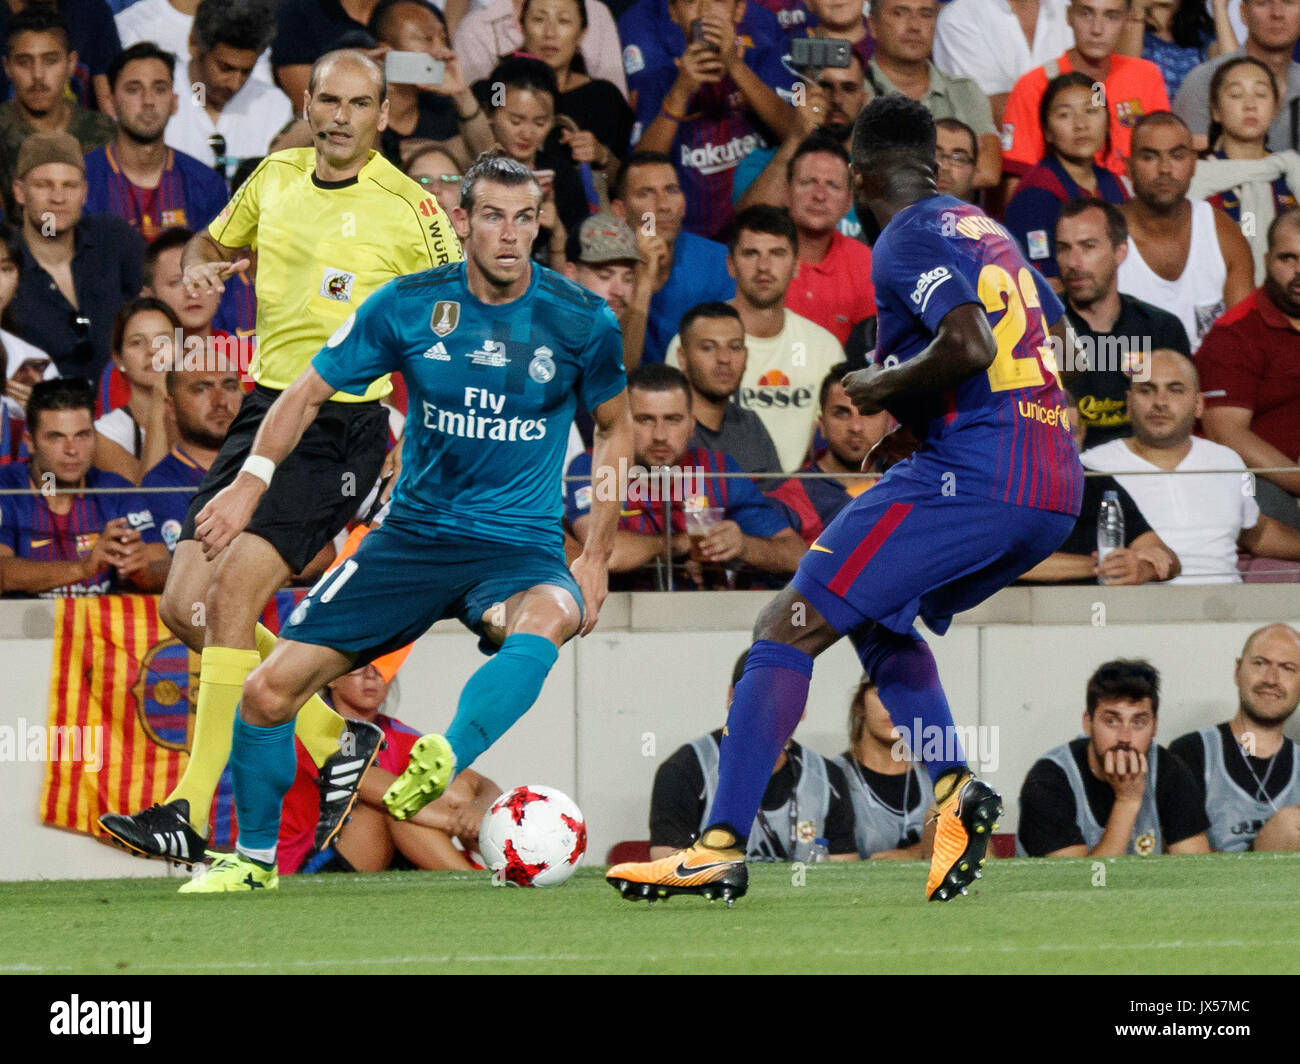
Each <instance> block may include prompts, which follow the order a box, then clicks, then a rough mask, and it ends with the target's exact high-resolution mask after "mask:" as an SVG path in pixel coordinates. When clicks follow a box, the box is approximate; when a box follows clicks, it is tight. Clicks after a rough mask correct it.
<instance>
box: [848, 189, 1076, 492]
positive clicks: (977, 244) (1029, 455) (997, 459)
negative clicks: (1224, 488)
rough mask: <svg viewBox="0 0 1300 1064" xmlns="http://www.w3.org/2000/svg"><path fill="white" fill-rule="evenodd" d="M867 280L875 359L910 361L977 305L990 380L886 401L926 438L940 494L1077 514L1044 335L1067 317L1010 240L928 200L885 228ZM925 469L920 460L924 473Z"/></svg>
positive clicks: (987, 221)
mask: <svg viewBox="0 0 1300 1064" xmlns="http://www.w3.org/2000/svg"><path fill="white" fill-rule="evenodd" d="M871 274H872V281H873V282H874V284H875V288H876V309H877V316H878V317H877V320H878V324H879V331H878V339H877V347H876V356H875V357H876V360H877V361H878V362H881V363H884V364H896V363H898V362H906V361H907V360H908V359H910V358H913V357H914V356H915V355H917V354H918V353H920V352H921V351H923V350H924V349H925V348H927V347H928V346H929V345H930V343H931V342H932V341H933V340H934V338H935V336H936V335H937V334H938V332H939V326H940V323H941V322H942V321H943V319H944V317H945V316H946V315H947V314H948V313H949V312H950V311H951V310H953V309H954V308H956V307H958V306H960V305H962V304H964V303H975V304H976V305H978V306H981V307H983V309H984V312H985V313H986V314H987V315H988V320H989V327H990V328H991V329H992V331H993V336H994V339H995V340H996V341H997V354H996V356H995V358H994V360H993V364H992V365H990V366H989V368H988V370H987V371H986V372H984V373H978V374H975V375H973V376H970V377H967V378H966V379H965V380H963V381H962V382H961V383H960V384H958V385H956V386H955V387H953V388H949V389H947V390H945V391H944V392H942V393H939V394H934V395H930V396H920V397H915V398H909V399H906V400H902V401H900V402H899V403H897V404H893V403H891V408H895V409H891V412H892V413H894V415H895V417H897V418H898V419H899V420H900V421H902V422H903V423H904V424H907V425H908V426H909V427H910V428H911V429H912V431H913V432H914V433H916V435H917V438H918V439H921V440H923V441H924V447H923V449H922V451H921V452H920V453H921V454H922V455H927V456H929V457H931V458H933V459H935V460H937V461H941V462H942V463H943V468H944V469H945V470H946V471H947V472H950V473H951V474H952V476H951V478H950V479H946V480H945V483H944V485H943V487H944V489H945V490H947V491H948V492H949V493H950V494H962V495H980V496H984V497H986V498H990V499H997V500H999V501H1001V502H1009V503H1013V504H1016V505H1020V506H1032V507H1035V508H1037V509H1044V510H1054V511H1057V512H1060V513H1069V514H1078V512H1079V502H1080V499H1081V497H1082V493H1083V468H1082V466H1081V465H1080V464H1079V457H1078V454H1077V453H1076V451H1075V447H1074V441H1073V439H1072V438H1071V436H1070V430H1069V421H1068V419H1067V416H1066V410H1065V405H1066V400H1065V394H1064V393H1063V392H1062V391H1061V387H1060V383H1059V381H1058V380H1057V368H1056V360H1055V358H1054V357H1053V353H1052V349H1051V347H1050V345H1049V343H1048V332H1047V330H1048V328H1049V327H1050V326H1052V325H1054V324H1055V323H1056V322H1057V321H1058V320H1059V319H1060V317H1061V315H1062V314H1063V313H1064V312H1065V311H1064V308H1063V307H1062V306H1061V302H1060V300H1059V299H1057V297H1056V294H1055V293H1054V292H1053V291H1052V290H1051V288H1050V287H1049V286H1048V284H1047V282H1046V281H1045V280H1044V279H1043V278H1042V276H1041V275H1040V274H1039V273H1038V272H1037V271H1036V270H1034V269H1033V268H1032V267H1030V265H1029V263H1028V262H1027V261H1026V259H1025V257H1024V255H1023V254H1022V253H1021V251H1020V248H1019V247H1018V246H1017V244H1016V242H1015V240H1014V239H1013V238H1012V236H1011V234H1010V233H1008V232H1007V230H1006V229H1004V228H1003V227H1002V226H1001V225H999V224H998V223H997V222H995V221H993V219H991V218H989V217H988V216H987V215H986V214H984V212H983V211H981V210H980V209H979V208H978V207H974V206H972V205H971V204H969V203H966V202H964V201H962V200H959V199H954V198H953V197H951V196H932V197H929V198H927V199H923V200H920V201H918V202H917V203H915V204H913V205H912V206H911V207H909V208H907V209H906V210H904V211H902V212H900V213H899V214H897V215H895V216H894V218H893V219H892V220H891V221H890V223H889V225H887V226H886V227H885V230H884V232H883V233H881V235H880V237H879V239H878V240H877V241H876V244H875V247H874V249H873V253H872V271H871ZM896 468H898V469H899V470H900V475H903V476H907V475H910V474H909V472H908V471H906V470H903V469H902V466H899V467H896ZM933 468H934V463H933V462H929V463H927V464H926V470H927V474H926V475H929V472H931V471H932V470H933Z"/></svg>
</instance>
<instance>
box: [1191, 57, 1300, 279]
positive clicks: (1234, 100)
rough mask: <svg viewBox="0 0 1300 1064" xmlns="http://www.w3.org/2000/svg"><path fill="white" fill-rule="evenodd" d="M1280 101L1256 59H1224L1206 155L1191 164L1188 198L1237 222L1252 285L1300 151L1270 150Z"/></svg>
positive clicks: (1288, 194)
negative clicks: (1207, 204) (1247, 247)
mask: <svg viewBox="0 0 1300 1064" xmlns="http://www.w3.org/2000/svg"><path fill="white" fill-rule="evenodd" d="M1278 102H1279V94H1278V86H1277V82H1276V81H1275V80H1274V78H1273V72H1272V71H1271V70H1269V68H1268V67H1266V66H1265V65H1264V64H1263V63H1261V62H1260V61H1259V60H1258V59H1252V58H1251V57H1250V56H1240V57H1238V58H1235V59H1229V60H1228V61H1227V62H1226V63H1224V64H1223V65H1222V66H1220V67H1219V69H1218V70H1216V71H1215V72H1214V77H1213V78H1212V79H1211V81H1210V155H1209V156H1208V157H1207V158H1204V159H1201V160H1200V161H1199V162H1198V163H1197V164H1196V173H1195V174H1193V175H1192V187H1191V188H1190V189H1189V190H1188V192H1187V196H1188V198H1189V199H1207V200H1209V201H1210V203H1212V204H1213V205H1214V206H1215V207H1218V208H1219V209H1220V210H1222V211H1224V212H1225V213H1226V214H1227V215H1228V217H1229V218H1231V219H1232V220H1233V221H1234V222H1236V223H1238V224H1239V225H1241V223H1242V220H1243V218H1248V219H1252V220H1253V224H1251V225H1242V230H1241V231H1242V233H1243V235H1245V237H1246V240H1247V242H1248V243H1249V244H1250V250H1251V253H1252V254H1253V255H1254V258H1255V283H1256V284H1261V283H1263V280H1264V253H1265V252H1266V251H1267V250H1268V226H1269V223H1270V222H1272V220H1273V219H1274V218H1275V217H1276V216H1277V215H1278V214H1280V213H1281V212H1282V211H1284V210H1286V209H1287V208H1288V207H1294V206H1295V204H1296V198H1295V190H1297V189H1300V154H1297V153H1296V152H1294V151H1290V150H1287V151H1279V152H1270V151H1269V150H1268V127H1269V125H1270V124H1271V123H1272V121H1273V116H1274V115H1275V114H1276V113H1277V108H1278Z"/></svg>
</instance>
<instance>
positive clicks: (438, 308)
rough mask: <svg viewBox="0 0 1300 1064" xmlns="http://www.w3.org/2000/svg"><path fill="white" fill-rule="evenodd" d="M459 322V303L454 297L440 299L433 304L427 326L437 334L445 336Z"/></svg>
mask: <svg viewBox="0 0 1300 1064" xmlns="http://www.w3.org/2000/svg"><path fill="white" fill-rule="evenodd" d="M459 324H460V304H459V303H457V302H456V300H454V299H440V300H438V302H436V303H435V304H434V305H433V316H432V317H430V318H429V328H431V329H432V330H433V331H434V332H435V333H436V334H437V335H439V336H447V335H448V334H450V333H451V332H452V331H453V330H454V329H455V328H456V326H457V325H459Z"/></svg>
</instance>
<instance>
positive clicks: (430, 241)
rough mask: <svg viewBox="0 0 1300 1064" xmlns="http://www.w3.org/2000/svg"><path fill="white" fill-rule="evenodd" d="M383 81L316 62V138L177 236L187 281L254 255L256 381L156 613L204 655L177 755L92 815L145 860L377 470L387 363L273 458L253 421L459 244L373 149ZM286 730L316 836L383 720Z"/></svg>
mask: <svg viewBox="0 0 1300 1064" xmlns="http://www.w3.org/2000/svg"><path fill="white" fill-rule="evenodd" d="M387 88H388V86H387V83H386V80H385V78H384V72H383V70H382V68H381V67H379V66H378V65H377V64H376V63H375V62H373V61H372V60H371V59H369V58H368V57H367V56H365V55H364V54H362V53H361V52H356V51H339V52H331V53H329V54H327V55H325V56H323V57H322V58H321V59H319V60H318V61H317V62H316V64H315V66H314V67H313V68H312V72H311V81H310V83H309V85H308V88H307V92H306V94H305V97H304V106H305V112H306V118H307V122H308V124H309V125H310V127H311V132H312V135H313V138H314V145H313V147H311V148H293V149H289V150H287V151H281V152H276V153H275V154H273V155H269V156H267V158H266V159H265V160H263V162H262V164H261V165H260V166H259V167H258V168H257V169H256V170H255V171H254V172H253V174H252V176H251V177H249V179H248V181H247V182H245V183H244V184H243V185H242V186H241V187H240V189H239V191H238V192H237V193H236V194H235V196H234V198H233V199H232V200H231V201H230V203H229V204H227V205H226V208H225V209H224V210H223V211H222V212H221V214H220V215H218V216H217V218H216V219H215V220H214V221H213V222H212V224H211V225H210V226H208V228H207V230H206V231H205V232H200V233H199V234H197V235H196V236H195V237H194V238H193V239H192V240H191V241H190V243H189V244H188V245H187V246H186V248H185V255H184V259H183V262H184V266H185V285H186V287H187V288H188V289H189V291H190V292H191V293H198V292H202V291H205V290H215V291H218V292H220V291H222V290H224V287H225V285H224V282H225V281H226V280H227V279H228V278H230V277H231V276H232V275H234V274H236V273H240V272H242V271H243V270H245V269H247V268H248V265H249V263H248V260H247V259H239V260H238V261H236V260H235V256H236V254H237V252H238V249H240V248H242V247H245V246H249V247H252V248H254V249H256V250H257V253H258V254H257V282H256V291H257V354H256V357H255V359H254V362H253V366H252V376H253V378H254V380H255V381H256V387H255V388H254V390H253V391H252V392H250V393H249V394H248V396H247V397H246V398H245V399H244V402H243V404H242V406H241V407H240V411H239V414H238V416H237V417H236V418H235V420H234V422H233V423H232V424H231V426H230V429H229V431H228V432H227V434H226V439H225V442H224V444H223V445H222V448H221V451H220V453H219V454H218V455H217V458H216V461H214V462H213V464H212V468H211V469H209V470H208V474H207V476H206V477H205V478H204V480H203V483H202V484H201V485H200V486H199V489H198V492H197V493H196V495H195V497H194V500H193V502H192V503H191V505H190V510H189V514H188V516H187V517H186V521H185V525H184V528H183V529H182V531H181V540H180V542H179V543H178V544H177V546H176V552H175V555H174V558H173V561H172V566H171V571H170V573H169V575H168V578H167V586H166V588H165V589H164V591H163V598H162V604H161V608H160V613H161V616H162V619H163V621H164V623H165V624H166V625H167V627H168V628H170V629H171V631H172V632H173V633H174V634H175V635H176V636H178V637H179V638H180V639H182V640H183V641H184V642H185V643H186V644H187V645H188V646H189V647H190V648H191V649H192V650H194V651H196V652H201V654H202V672H201V674H200V679H199V696H198V704H197V706H196V713H197V720H196V724H195V729H194V737H193V743H192V748H191V752H190V760H189V764H188V766H187V768H186V770H185V774H184V776H183V777H182V779H181V781H180V783H179V784H178V785H177V787H176V789H175V790H174V791H172V793H171V794H170V795H168V796H167V799H166V801H165V803H164V804H162V805H155V806H152V807H150V808H149V809H146V810H144V811H142V812H139V813H136V814H134V815H130V816H127V815H120V814H109V815H105V816H103V817H101V818H100V825H101V826H102V827H103V829H104V830H105V832H106V833H107V834H109V835H110V836H111V837H112V838H114V839H115V840H116V841H118V842H120V843H122V844H123V845H125V846H126V847H127V848H128V849H130V850H133V851H135V852H136V853H140V854H143V855H145V856H148V857H164V858H169V859H172V860H174V861H179V862H181V863H184V864H194V863H195V862H197V861H200V860H201V859H202V857H203V852H204V849H205V844H206V836H207V827H208V823H207V822H208V811H209V808H210V806H211V804H212V797H213V795H214V794H215V793H216V789H217V784H218V781H219V780H220V778H221V773H222V771H223V770H224V768H225V765H226V761H227V760H228V758H229V757H230V749H231V734H232V731H233V727H234V719H235V711H236V706H237V705H238V703H239V699H240V694H241V691H242V688H243V684H244V678H245V677H246V676H247V675H248V674H249V673H250V672H252V671H253V669H254V668H255V667H256V666H257V664H258V662H259V661H260V660H261V658H263V657H265V656H266V655H267V654H269V653H270V651H271V647H272V646H273V645H274V643H275V639H274V637H273V636H272V635H271V634H270V633H269V632H268V631H266V629H265V628H263V627H261V625H259V624H258V623H257V622H258V618H259V617H260V616H261V613H262V610H263V609H264V608H265V606H266V603H267V602H268V600H269V599H270V598H271V596H272V595H273V594H274V593H275V591H276V589H277V588H279V587H280V586H282V585H283V584H284V582H285V580H286V579H288V577H289V576H290V575H291V574H293V573H296V572H299V571H301V570H302V569H303V568H304V567H305V566H306V565H307V563H308V562H309V561H310V560H311V559H312V558H313V557H315V555H316V554H317V553H318V552H319V551H320V550H321V548H322V547H324V546H325V545H326V544H327V543H329V542H330V540H332V539H333V538H334V537H335V536H336V535H337V534H338V532H339V531H340V530H341V529H342V528H343V527H344V526H345V525H346V523H347V521H348V519H349V518H350V517H351V516H352V515H353V513H354V512H355V511H356V509H357V506H358V504H359V503H360V501H361V499H362V498H364V497H365V495H366V493H367V492H368V491H369V490H370V487H371V485H372V484H373V483H374V482H375V479H376V478H377V476H378V475H379V472H380V469H381V467H382V465H383V463H384V458H385V453H386V451H387V425H388V420H387V415H386V412H385V410H384V408H383V407H382V406H381V405H380V402H379V400H381V399H382V398H383V397H384V396H386V395H387V394H388V393H389V392H390V391H391V387H392V386H391V383H390V381H389V378H388V377H387V376H385V377H381V378H380V379H379V380H377V381H375V382H374V383H373V384H372V385H371V386H370V387H369V388H368V389H367V390H366V393H365V395H363V396H361V397H360V398H358V397H356V396H352V395H346V394H344V393H342V392H338V393H336V394H335V395H334V396H333V399H332V400H331V401H330V402H329V403H327V404H326V407H327V408H328V409H325V410H322V412H321V414H320V416H319V417H318V418H317V419H316V420H315V421H314V422H313V423H312V425H311V426H310V427H309V428H308V429H307V431H306V433H305V434H304V435H303V437H302V441H301V442H300V443H299V445H298V447H297V448H296V449H295V450H294V451H293V453H292V454H291V455H290V456H289V458H288V459H287V460H286V461H284V462H282V463H281V464H280V465H279V466H278V467H272V468H271V469H265V468H263V467H262V466H263V463H264V460H262V459H258V458H255V457H250V454H249V452H250V448H251V446H252V443H253V437H254V436H255V435H256V434H257V429H258V426H259V425H260V424H261V421H262V418H263V417H264V416H265V414H266V412H267V410H268V409H270V406H271V404H272V403H273V402H274V401H275V398H276V396H278V395H279V394H280V392H281V391H282V390H283V389H285V388H287V387H288V386H289V385H290V384H291V383H292V382H293V381H294V379H295V378H296V377H297V376H298V375H299V374H300V373H302V371H303V370H304V369H306V367H307V365H308V363H309V362H310V361H311V359H312V357H313V356H314V355H315V354H316V353H317V352H318V351H319V350H320V349H321V348H322V347H323V346H324V344H325V341H326V340H327V339H328V338H329V337H330V335H331V334H332V333H333V332H334V331H335V330H336V329H337V328H338V327H339V326H341V325H342V324H343V322H345V321H346V320H347V319H348V317H349V316H350V315H351V314H352V313H353V311H355V310H356V309H357V308H358V307H359V306H360V305H361V303H362V302H363V301H364V300H365V298H366V297H367V296H368V295H369V294H370V293H371V292H373V291H375V289H377V288H379V287H380V286H381V285H382V284H384V283H385V282H387V281H390V280H392V279H393V278H394V277H397V276H399V275H402V274H409V273H415V272H417V271H420V270H426V269H430V268H432V267H435V266H441V265H444V264H446V263H449V262H457V261H459V260H460V259H461V257H462V256H461V248H460V242H459V241H458V240H457V238H456V235H455V233H454V231H453V230H452V227H451V224H450V222H449V221H448V219H447V217H446V215H444V214H443V213H442V211H441V210H440V209H439V207H438V203H437V201H436V200H435V199H434V197H433V196H432V195H429V194H427V193H426V192H425V191H424V190H423V189H422V188H421V187H420V186H419V185H418V184H416V183H415V182H414V181H412V180H411V179H410V178H408V177H406V176H405V175H404V174H402V173H401V172H400V171H399V170H397V169H396V168H395V167H394V166H393V165H392V164H390V163H389V162H388V161H387V160H385V159H384V157H383V156H382V155H381V154H380V153H379V152H377V151H375V150H374V149H373V145H374V143H375V140H376V138H377V137H378V135H379V133H380V132H381V131H382V130H383V129H384V128H385V126H386V125H387V123H388V102H387ZM430 337H431V339H430V342H431V343H432V342H433V339H435V338H434V337H433V334H432V332H431V333H430ZM264 464H266V465H269V464H270V463H264ZM272 471H273V472H274V477H272V475H271V474H272ZM239 476H253V477H258V478H260V479H262V480H263V481H266V482H267V483H268V484H269V485H270V487H269V490H268V491H267V492H266V493H265V494H264V495H263V496H262V500H261V503H260V505H259V506H258V508H257V511H256V513H255V514H254V515H253V519H252V520H251V521H250V522H249V524H248V527H247V530H246V531H245V532H243V533H242V534H241V535H240V536H239V537H238V538H236V539H235V540H234V542H232V543H231V544H230V546H229V547H227V548H226V550H225V551H224V552H222V553H221V555H220V556H219V557H218V558H216V559H215V560H210V559H209V558H208V557H206V556H205V553H204V547H203V544H202V542H201V540H202V537H203V529H201V528H200V529H198V530H197V531H196V529H195V518H196V516H197V515H198V513H199V512H200V511H201V510H202V509H203V507H204V505H205V504H206V503H207V502H208V500H209V499H211V498H212V497H213V496H214V495H216V494H217V492H219V491H220V490H221V489H222V488H224V487H226V486H227V485H228V484H230V483H231V482H232V481H234V480H235V478H236V477H239ZM297 736H298V738H299V739H300V740H301V741H302V742H303V745H304V746H305V747H306V748H307V750H308V751H309V752H310V754H311V756H312V758H313V760H314V761H315V762H316V765H317V767H318V768H319V770H320V786H321V819H320V827H319V828H318V831H317V838H316V841H317V844H318V845H319V846H323V845H325V844H326V843H327V842H328V841H329V840H330V838H332V837H333V835H334V834H336V833H337V832H338V830H339V829H340V828H341V827H342V824H343V820H344V817H346V815H347V813H348V812H349V811H350V809H351V806H352V803H353V802H354V801H355V800H356V794H357V787H358V786H359V783H360V779H361V775H362V773H363V772H364V771H365V769H366V767H367V766H368V765H369V764H370V762H371V760H373V758H374V755H375V753H376V751H377V750H378V745H379V742H380V741H381V738H382V733H381V732H380V731H379V729H378V728H373V727H371V726H362V722H353V721H347V722H345V721H344V720H343V718H342V717H339V716H337V715H336V714H335V713H334V712H333V711H332V710H330V709H329V707H328V706H326V705H325V703H324V702H322V701H321V700H320V698H319V697H313V699H312V701H311V702H309V703H308V704H307V705H306V706H305V707H304V708H303V711H302V713H300V714H299V716H298V726H297ZM238 812H239V811H238V810H236V813H237V814H238Z"/></svg>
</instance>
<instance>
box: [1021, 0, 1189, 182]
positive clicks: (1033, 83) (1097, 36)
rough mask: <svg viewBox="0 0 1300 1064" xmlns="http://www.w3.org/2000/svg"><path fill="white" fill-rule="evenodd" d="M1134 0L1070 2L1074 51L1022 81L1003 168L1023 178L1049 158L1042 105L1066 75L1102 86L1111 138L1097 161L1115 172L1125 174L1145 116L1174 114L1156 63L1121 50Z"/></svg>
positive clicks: (1101, 99) (1102, 102)
mask: <svg viewBox="0 0 1300 1064" xmlns="http://www.w3.org/2000/svg"><path fill="white" fill-rule="evenodd" d="M1128 9H1129V0H1070V6H1069V9H1068V11H1067V18H1068V19H1069V21H1070V25H1071V26H1072V27H1073V29H1074V47H1073V48H1071V49H1069V50H1068V51H1066V52H1065V53H1064V54H1062V55H1059V56H1057V57H1056V58H1055V59H1051V60H1049V61H1048V62H1046V63H1045V64H1043V65H1042V66H1041V67H1036V68H1034V69H1033V70H1031V71H1030V72H1029V73H1028V74H1026V75H1025V76H1024V77H1022V78H1021V79H1020V80H1019V81H1017V82H1016V85H1015V88H1013V89H1012V90H1011V98H1010V99H1009V100H1007V109H1006V112H1005V114H1004V115H1003V118H1002V139H1003V141H1004V143H1005V145H1006V147H1005V150H1004V151H1003V154H1002V169H1003V170H1004V171H1006V172H1007V173H1008V174H1013V175H1018V174H1023V173H1025V172H1026V171H1027V170H1029V169H1030V168H1031V167H1033V166H1036V165H1037V164H1038V161H1039V160H1040V159H1042V158H1043V156H1044V154H1046V153H1045V152H1044V149H1043V134H1044V132H1045V129H1046V127H1045V126H1044V125H1043V124H1042V122H1041V120H1040V118H1039V114H1040V112H1039V102H1040V101H1041V100H1042V98H1043V93H1045V92H1046V91H1047V86H1048V84H1049V83H1050V82H1052V81H1054V80H1055V79H1056V78H1057V77H1059V76H1060V75H1062V74H1069V73H1073V72H1077V73H1080V74H1083V75H1084V76H1085V77H1087V78H1088V80H1089V84H1090V85H1091V84H1093V83H1096V84H1097V85H1100V90H1099V91H1098V90H1094V91H1097V103H1098V104H1099V105H1101V106H1103V107H1104V108H1105V109H1106V111H1107V114H1108V116H1109V129H1110V136H1109V137H1108V138H1107V140H1106V142H1105V144H1104V145H1103V146H1102V147H1103V148H1104V151H1102V152H1099V153H1097V154H1096V155H1095V156H1094V158H1095V159H1096V160H1097V162H1098V163H1100V164H1101V165H1102V166H1104V167H1106V168H1107V169H1108V170H1110V171H1112V172H1113V173H1117V174H1119V173H1123V172H1124V160H1125V159H1127V158H1128V156H1129V137H1130V132H1131V130H1132V128H1133V123H1134V122H1136V121H1137V120H1138V119H1139V118H1141V117H1142V116H1143V115H1144V114H1146V115H1149V114H1153V113H1154V112H1156V111H1168V110H1169V97H1168V96H1166V95H1165V83H1164V79H1163V78H1162V77H1161V76H1160V71H1159V70H1158V69H1157V68H1156V65H1155V64H1154V63H1151V62H1148V61H1147V60H1146V59H1137V58H1135V57H1133V56H1129V55H1119V54H1117V53H1116V51H1115V49H1116V46H1117V45H1118V43H1119V38H1120V34H1121V33H1122V32H1123V30H1124V20H1125V18H1126V17H1127V15H1128Z"/></svg>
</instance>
